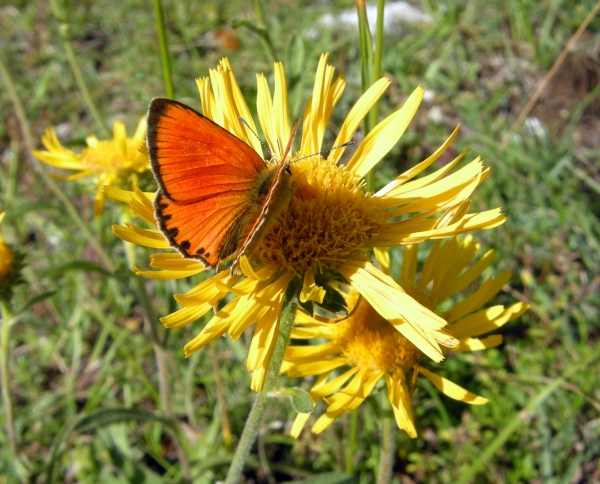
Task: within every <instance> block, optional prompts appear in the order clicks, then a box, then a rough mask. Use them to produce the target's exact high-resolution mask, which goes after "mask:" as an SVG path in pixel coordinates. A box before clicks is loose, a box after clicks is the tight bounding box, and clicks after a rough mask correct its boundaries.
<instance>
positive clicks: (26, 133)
mask: <svg viewBox="0 0 600 484" xmlns="http://www.w3.org/2000/svg"><path fill="white" fill-rule="evenodd" d="M0 75H1V76H2V80H3V81H4V84H5V85H6V90H7V91H8V94H9V96H10V98H11V101H12V104H13V108H14V110H15V114H16V115H17V119H18V120H19V126H20V128H21V133H22V134H23V140H24V142H25V146H26V148H27V151H28V152H29V158H30V160H31V164H32V165H33V168H34V170H35V171H36V173H37V174H38V175H39V176H40V178H41V179H42V181H43V182H44V183H45V184H46V186H47V187H48V188H49V189H50V190H51V191H52V193H53V194H54V196H55V197H56V198H57V199H58V200H60V201H61V203H62V204H63V206H64V207H65V209H66V211H67V213H68V214H69V216H70V217H71V219H72V220H73V222H74V223H75V225H76V226H77V229H78V230H79V231H80V232H81V233H82V234H83V235H84V237H85V239H86V240H87V241H88V242H89V243H90V244H91V245H92V246H93V247H94V249H95V250H96V253H97V254H98V257H99V258H100V260H101V261H102V263H103V264H104V267H105V268H106V269H108V270H109V271H111V272H114V270H115V266H114V264H113V262H112V259H111V258H110V257H109V256H108V254H107V253H106V252H105V251H104V249H103V248H102V246H101V245H100V243H99V242H98V240H97V239H96V237H95V236H94V235H93V234H92V231H91V230H90V228H89V226H88V224H86V223H85V222H84V221H83V220H82V219H81V217H80V216H79V213H78V212H77V209H76V208H75V207H74V206H73V204H72V203H71V201H70V200H69V198H68V197H67V195H66V194H65V192H64V190H62V189H61V188H60V187H59V186H58V185H57V184H56V183H54V180H52V179H51V178H50V177H49V176H48V175H47V174H46V172H45V171H44V168H43V167H42V164H41V162H40V161H39V160H38V159H37V158H36V157H35V156H33V155H32V153H33V149H34V144H33V137H32V135H31V129H30V127H29V123H28V122H27V118H26V117H25V111H24V110H23V105H22V104H21V100H20V99H19V96H18V95H17V91H16V90H15V86H14V84H13V82H12V79H11V77H10V74H9V73H8V70H7V69H6V66H5V64H4V62H3V60H2V58H0Z"/></svg>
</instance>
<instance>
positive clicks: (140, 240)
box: [111, 223, 170, 249]
mask: <svg viewBox="0 0 600 484" xmlns="http://www.w3.org/2000/svg"><path fill="white" fill-rule="evenodd" d="M111 228H112V231H113V232H114V234H115V235H116V236H117V237H119V238H121V239H123V240H125V241H126V242H131V243H132V244H137V245H141V246H142V247H152V248H154V249H168V248H169V247H170V245H169V243H168V242H167V241H166V240H165V238H164V236H163V234H162V233H161V232H159V231H158V230H146V229H140V228H138V227H135V226H134V225H131V224H129V223H128V224H127V227H121V226H120V225H113V226H112V227H111Z"/></svg>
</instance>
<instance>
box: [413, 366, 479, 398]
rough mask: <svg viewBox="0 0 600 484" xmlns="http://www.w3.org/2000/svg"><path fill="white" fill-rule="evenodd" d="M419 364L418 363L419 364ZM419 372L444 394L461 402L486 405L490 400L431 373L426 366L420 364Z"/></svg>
mask: <svg viewBox="0 0 600 484" xmlns="http://www.w3.org/2000/svg"><path fill="white" fill-rule="evenodd" d="M417 366H418V365H417ZM418 369H419V372H420V373H423V375H425V376H426V377H427V378H429V380H431V382H432V383H433V384H434V385H435V386H436V387H437V389H438V390H439V391H440V392H442V393H443V394H444V395H446V396H448V397H450V398H453V399H454V400H460V401H461V402H465V403H469V404H471V405H484V404H486V403H487V402H488V401H489V400H488V399H487V398H484V397H480V396H478V395H475V394H474V393H471V392H470V391H468V390H465V389H464V388H462V387H460V386H458V385H457V384H456V383H453V382H451V381H450V380H446V379H445V378H443V377H441V376H439V375H436V374H435V373H431V372H430V371H429V370H427V369H426V368H423V367H422V366H418Z"/></svg>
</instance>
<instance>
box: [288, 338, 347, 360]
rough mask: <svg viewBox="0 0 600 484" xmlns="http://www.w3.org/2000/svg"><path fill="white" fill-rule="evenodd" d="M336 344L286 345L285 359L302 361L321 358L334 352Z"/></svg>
mask: <svg viewBox="0 0 600 484" xmlns="http://www.w3.org/2000/svg"><path fill="white" fill-rule="evenodd" d="M337 348H338V346H337V345H336V344H334V343H324V344H321V345H310V346H288V347H287V349H286V350H285V359H286V360H288V361H293V362H302V361H304V360H308V361H310V360H312V359H315V358H322V357H324V356H329V355H330V354H333V353H335V351H336V349H337Z"/></svg>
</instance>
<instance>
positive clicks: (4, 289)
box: [0, 212, 24, 300]
mask: <svg viewBox="0 0 600 484" xmlns="http://www.w3.org/2000/svg"><path fill="white" fill-rule="evenodd" d="M5 215H6V212H2V213H0V223H2V220H4V216H5ZM23 258H24V257H23V255H22V254H21V253H19V252H16V251H14V250H13V249H12V248H11V247H10V246H9V245H8V244H6V243H5V242H4V239H3V238H2V236H1V235H0V299H4V300H8V299H10V297H11V295H12V288H13V287H14V286H15V285H17V284H20V283H21V282H22V281H21V273H20V271H21V267H22V265H23Z"/></svg>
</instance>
